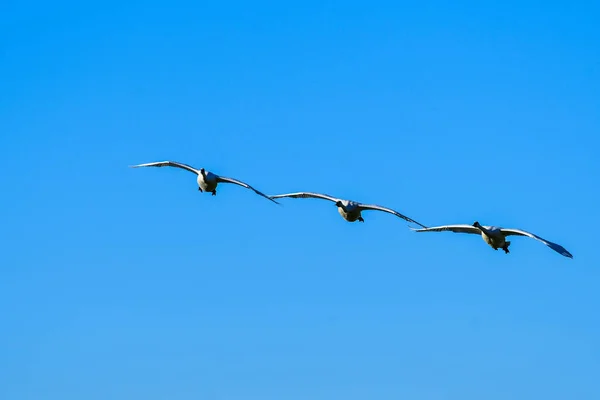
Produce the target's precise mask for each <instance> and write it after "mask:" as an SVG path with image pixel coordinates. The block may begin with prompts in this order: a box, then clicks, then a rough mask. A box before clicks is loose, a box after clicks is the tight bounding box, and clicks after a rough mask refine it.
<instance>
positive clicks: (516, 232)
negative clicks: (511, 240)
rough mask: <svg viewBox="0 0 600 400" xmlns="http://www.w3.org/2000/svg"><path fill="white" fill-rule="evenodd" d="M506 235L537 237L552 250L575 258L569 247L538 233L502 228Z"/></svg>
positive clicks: (536, 238)
mask: <svg viewBox="0 0 600 400" xmlns="http://www.w3.org/2000/svg"><path fill="white" fill-rule="evenodd" d="M500 231H501V232H502V233H503V234H504V236H512V235H517V236H527V237H530V238H532V239H535V240H537V241H540V242H542V243H544V244H545V245H546V246H548V247H550V248H551V249H552V250H554V251H556V252H557V253H559V254H561V255H563V256H565V257H569V258H573V255H572V254H571V253H569V252H568V251H567V249H565V248H564V247H562V246H561V245H560V244H556V243H553V242H550V241H549V240H546V239H544V238H541V237H539V236H537V235H534V234H533V233H531V232H527V231H524V230H521V229H506V228H502V229H501V230H500Z"/></svg>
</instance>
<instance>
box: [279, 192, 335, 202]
mask: <svg viewBox="0 0 600 400" xmlns="http://www.w3.org/2000/svg"><path fill="white" fill-rule="evenodd" d="M282 197H291V198H294V199H308V198H314V199H324V200H329V201H333V202H334V203H335V202H337V201H339V200H340V199H336V198H335V197H332V196H329V195H328V194H321V193H311V192H297V193H287V194H277V195H275V196H271V198H272V199H280V198H282Z"/></svg>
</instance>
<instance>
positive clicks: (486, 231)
mask: <svg viewBox="0 0 600 400" xmlns="http://www.w3.org/2000/svg"><path fill="white" fill-rule="evenodd" d="M139 167H176V168H181V169H185V170H187V171H190V172H193V173H194V174H196V182H197V183H198V190H199V191H200V192H207V193H212V195H213V196H216V194H217V186H218V185H219V183H233V184H236V185H239V186H242V187H245V188H246V189H250V190H252V191H254V192H255V193H256V194H258V195H260V196H263V197H264V198H266V199H268V200H270V201H272V202H274V203H277V204H279V203H278V202H277V201H276V200H275V199H280V198H284V197H291V198H316V199H323V200H329V201H331V202H332V203H335V205H336V207H337V210H338V212H339V213H340V215H341V216H342V217H343V218H344V219H345V220H346V221H348V222H355V221H360V222H364V221H365V220H364V219H363V217H362V215H361V213H362V212H363V211H365V210H377V211H383V212H386V213H390V214H393V215H395V216H397V217H399V218H402V219H404V220H406V221H408V222H412V223H414V224H417V225H419V226H420V227H421V228H419V229H414V228H410V229H412V230H413V231H415V232H442V231H451V232H457V233H473V234H477V235H481V237H482V238H483V240H484V241H485V242H486V243H487V244H488V245H490V246H491V247H492V248H493V249H494V250H498V249H502V250H504V252H505V253H509V251H508V247H509V246H510V241H508V240H506V237H507V236H527V237H530V238H532V239H535V240H538V241H540V242H542V243H544V244H545V245H546V246H548V247H550V248H551V249H552V250H554V251H556V252H557V253H559V254H561V255H563V256H565V257H569V258H573V255H572V254H571V253H569V252H568V251H567V250H566V249H565V248H564V247H562V246H561V245H559V244H556V243H553V242H550V241H548V240H546V239H543V238H541V237H539V236H537V235H534V234H533V233H530V232H526V231H524V230H521V229H508V228H500V227H496V226H483V225H480V224H479V222H475V223H473V224H472V225H468V224H464V225H443V226H435V227H427V226H425V225H423V224H421V223H419V222H417V221H415V220H413V219H411V218H409V217H407V216H405V215H402V214H400V213H399V212H398V211H395V210H392V209H391V208H387V207H382V206H378V205H374V204H363V203H359V202H356V201H351V200H344V199H339V198H336V197H333V196H329V195H327V194H320V193H312V192H297V193H287V194H278V195H274V196H268V195H266V194H264V193H262V192H260V191H258V190H256V189H255V188H253V187H252V186H250V185H248V184H247V183H245V182H242V181H239V180H237V179H233V178H227V177H224V176H220V175H217V174H215V173H212V172H210V171H207V170H205V169H204V168H200V169H196V168H193V167H191V166H189V165H187V164H183V163H179V162H175V161H158V162H151V163H146V164H138V165H133V166H132V168H139Z"/></svg>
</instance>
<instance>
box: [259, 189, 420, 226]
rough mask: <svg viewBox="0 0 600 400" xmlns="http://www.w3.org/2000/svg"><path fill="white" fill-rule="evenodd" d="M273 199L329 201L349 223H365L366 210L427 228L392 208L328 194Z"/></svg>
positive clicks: (291, 194)
mask: <svg viewBox="0 0 600 400" xmlns="http://www.w3.org/2000/svg"><path fill="white" fill-rule="evenodd" d="M270 197H271V198H272V199H279V198H283V197H291V198H315V199H323V200H328V201H331V202H333V203H335V205H336V207H337V210H338V213H339V214H340V215H341V216H342V218H344V219H345V220H346V221H348V222H356V221H360V222H365V220H364V219H363V217H362V212H363V211H365V210H377V211H383V212H387V213H389V214H393V215H395V216H397V217H399V218H402V219H404V220H405V221H408V222H412V223H415V224H417V225H419V226H421V227H423V228H426V226H425V225H423V224H421V223H419V222H417V221H415V220H413V219H411V218H408V217H407V216H405V215H402V214H400V213H399V212H398V211H395V210H392V209H391V208H387V207H382V206H378V205H375V204H363V203H359V202H356V201H352V200H344V199H338V198H336V197H333V196H330V195H328V194H321V193H312V192H296V193H287V194H278V195H275V196H270Z"/></svg>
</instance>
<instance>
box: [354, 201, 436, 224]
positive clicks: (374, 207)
mask: <svg viewBox="0 0 600 400" xmlns="http://www.w3.org/2000/svg"><path fill="white" fill-rule="evenodd" d="M358 207H359V208H360V209H361V210H377V211H383V212H386V213H390V214H393V215H395V216H396V217H400V218H402V219H403V220H405V221H408V222H412V223H414V224H417V225H419V226H421V227H423V228H427V227H426V226H425V225H423V224H421V223H420V222H417V221H415V220H414V219H411V218H408V217H407V216H406V215H402V214H400V213H399V212H398V211H396V210H392V209H391V208H387V207H382V206H378V205H376V204H359V205H358Z"/></svg>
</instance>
